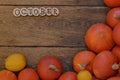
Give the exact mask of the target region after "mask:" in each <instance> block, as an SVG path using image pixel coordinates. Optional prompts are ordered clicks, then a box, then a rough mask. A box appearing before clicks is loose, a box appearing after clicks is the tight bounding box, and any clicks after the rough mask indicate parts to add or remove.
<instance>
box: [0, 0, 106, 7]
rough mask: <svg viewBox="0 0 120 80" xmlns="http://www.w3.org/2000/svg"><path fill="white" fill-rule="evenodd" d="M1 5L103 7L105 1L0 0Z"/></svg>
mask: <svg viewBox="0 0 120 80" xmlns="http://www.w3.org/2000/svg"><path fill="white" fill-rule="evenodd" d="M0 5H84V6H88V5H91V6H94V5H97V6H101V5H102V6H103V5H104V3H103V0H0Z"/></svg>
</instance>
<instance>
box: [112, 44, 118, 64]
mask: <svg viewBox="0 0 120 80" xmlns="http://www.w3.org/2000/svg"><path fill="white" fill-rule="evenodd" d="M112 53H113V54H114V55H115V56H116V57H117V58H118V60H119V62H120V47H119V46H115V47H114V48H113V49H112Z"/></svg>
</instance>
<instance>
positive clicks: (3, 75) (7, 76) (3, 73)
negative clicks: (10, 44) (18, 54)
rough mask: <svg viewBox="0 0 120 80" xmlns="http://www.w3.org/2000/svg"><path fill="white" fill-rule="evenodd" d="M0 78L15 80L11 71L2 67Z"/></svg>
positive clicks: (2, 79) (1, 79)
mask: <svg viewBox="0 0 120 80" xmlns="http://www.w3.org/2000/svg"><path fill="white" fill-rule="evenodd" d="M0 80H17V77H16V75H15V74H14V73H13V72H11V71H8V70H5V69H4V70H1V71H0Z"/></svg>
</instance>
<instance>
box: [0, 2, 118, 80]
mask: <svg viewBox="0 0 120 80" xmlns="http://www.w3.org/2000/svg"><path fill="white" fill-rule="evenodd" d="M104 3H105V4H106V5H107V6H108V7H110V8H111V10H110V11H109V12H108V13H107V16H106V21H107V24H104V23H96V24H93V25H92V26H91V27H90V28H89V29H88V30H87V32H86V34H85V39H84V40H85V44H86V45H87V47H88V50H84V51H81V52H78V53H76V55H75V56H74V57H73V69H74V71H68V72H65V73H63V74H62V64H61V61H60V60H59V59H58V58H57V57H55V56H45V57H43V58H41V59H40V60H39V62H38V65H37V71H35V70H33V69H32V68H24V67H25V65H24V67H23V68H21V70H19V71H20V72H19V74H18V78H17V77H16V75H15V74H14V73H13V72H14V71H11V70H9V69H4V70H1V71H0V80H120V0H104ZM13 62H14V61H13ZM11 63H12V62H11ZM10 65H11V64H10ZM17 65H18V66H19V62H18V63H17ZM8 67H9V65H8Z"/></svg>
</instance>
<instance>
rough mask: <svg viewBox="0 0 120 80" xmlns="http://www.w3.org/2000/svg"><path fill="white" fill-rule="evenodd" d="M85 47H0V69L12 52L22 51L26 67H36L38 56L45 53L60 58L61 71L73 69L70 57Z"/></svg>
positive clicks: (40, 56)
mask: <svg viewBox="0 0 120 80" xmlns="http://www.w3.org/2000/svg"><path fill="white" fill-rule="evenodd" d="M85 49H86V48H84V47H82V48H60V47H58V48H55V47H54V48H47V47H35V48H34V47H32V48H28V47H22V48H21V47H0V70H1V69H4V68H5V66H4V63H5V59H6V58H7V56H8V55H10V54H12V53H16V52H17V53H22V54H24V55H25V57H26V59H27V67H31V68H34V69H36V66H37V63H38V61H39V59H40V58H42V57H43V56H46V55H53V56H56V57H58V58H59V59H60V60H61V63H62V66H63V71H68V70H73V69H72V59H73V56H74V55H75V54H76V53H77V52H79V51H81V50H85Z"/></svg>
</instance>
